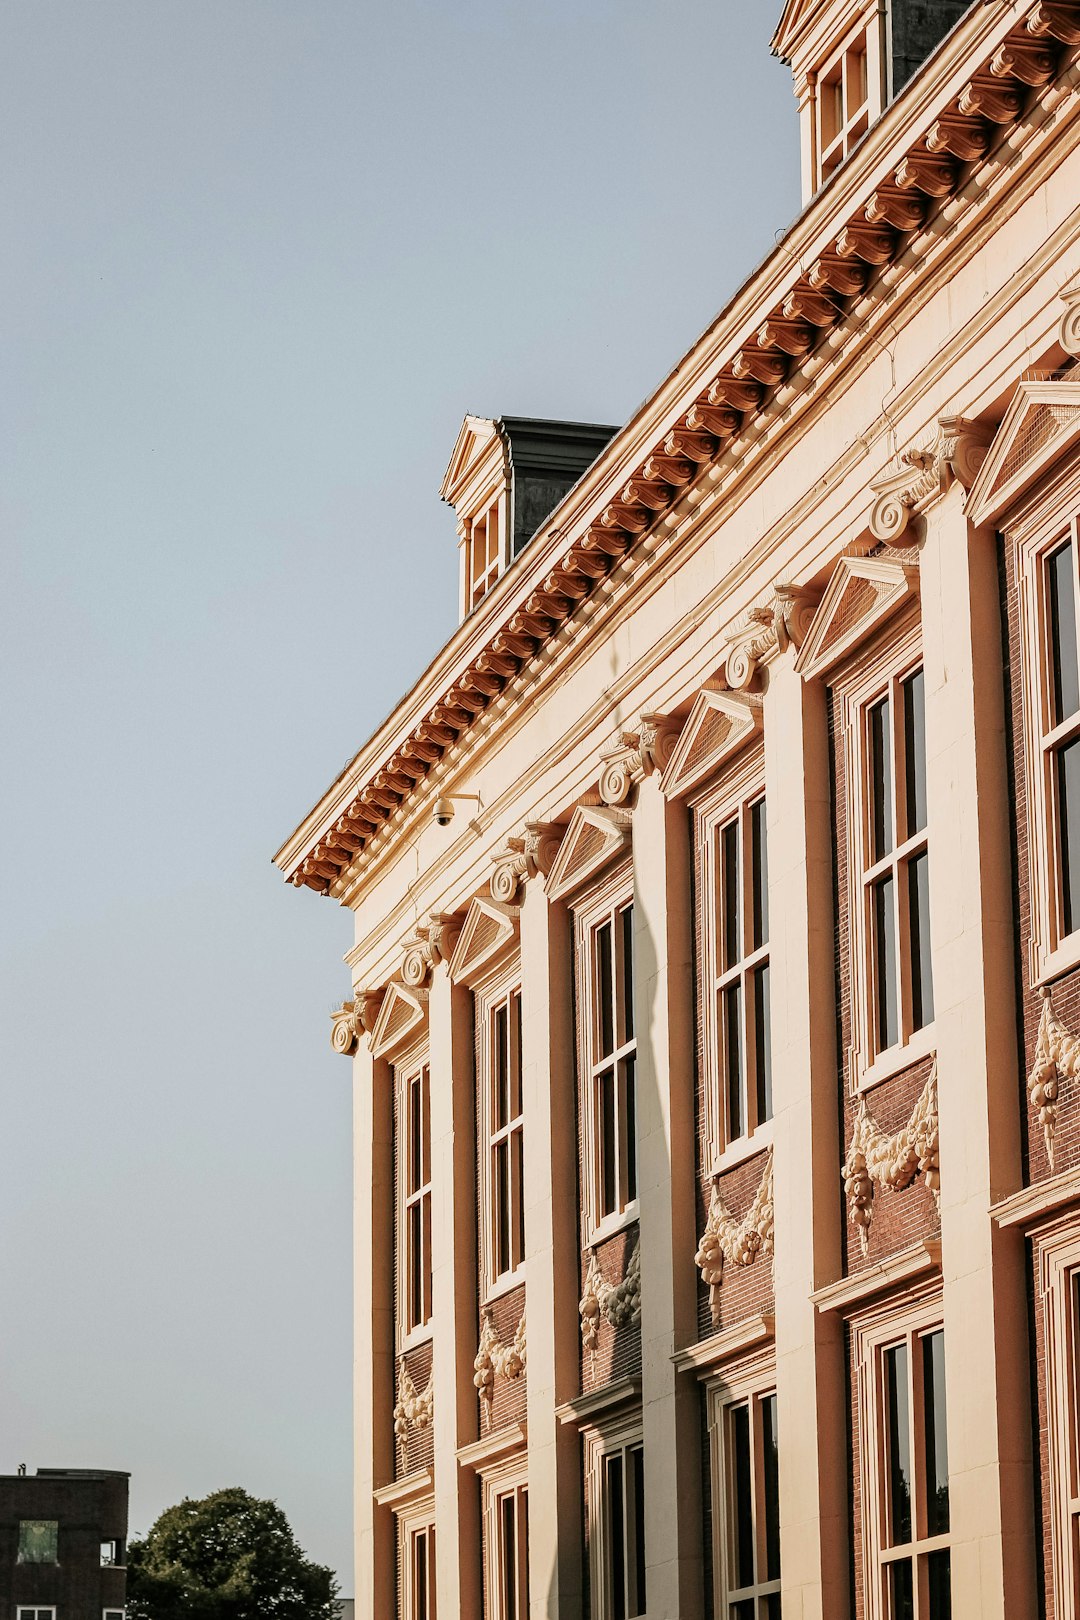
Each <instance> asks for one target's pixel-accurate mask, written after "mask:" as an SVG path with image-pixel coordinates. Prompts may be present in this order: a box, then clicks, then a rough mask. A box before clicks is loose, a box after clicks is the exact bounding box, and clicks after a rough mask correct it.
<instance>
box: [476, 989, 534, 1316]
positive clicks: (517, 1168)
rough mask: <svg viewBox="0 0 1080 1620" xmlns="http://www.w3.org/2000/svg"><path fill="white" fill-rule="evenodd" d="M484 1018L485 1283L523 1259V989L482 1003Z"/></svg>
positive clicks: (493, 1282) (503, 1275)
mask: <svg viewBox="0 0 1080 1620" xmlns="http://www.w3.org/2000/svg"><path fill="white" fill-rule="evenodd" d="M481 1016H482V1018H483V1020H484V1026H485V1027H484V1030H483V1032H482V1041H483V1046H482V1049H481V1052H480V1062H481V1068H482V1085H483V1095H482V1099H481V1101H482V1108H483V1113H482V1120H483V1130H484V1134H485V1136H486V1139H487V1155H486V1162H485V1164H484V1167H483V1171H484V1179H483V1182H482V1191H483V1196H484V1201H485V1204H486V1208H487V1226H486V1232H485V1249H486V1257H487V1266H486V1275H487V1286H488V1287H489V1288H493V1287H495V1286H496V1285H497V1284H499V1283H500V1282H503V1281H504V1280H505V1279H506V1278H508V1277H512V1276H514V1275H515V1274H516V1273H517V1272H518V1271H519V1270H520V1268H521V1266H522V1265H523V1264H524V1260H525V1202H524V1191H523V1175H524V1138H525V1125H524V1115H523V1110H522V1096H521V991H520V990H518V989H516V988H515V989H513V990H510V991H509V992H507V993H504V994H499V995H497V996H496V997H495V998H494V999H493V1000H490V1001H486V1002H484V1003H481Z"/></svg>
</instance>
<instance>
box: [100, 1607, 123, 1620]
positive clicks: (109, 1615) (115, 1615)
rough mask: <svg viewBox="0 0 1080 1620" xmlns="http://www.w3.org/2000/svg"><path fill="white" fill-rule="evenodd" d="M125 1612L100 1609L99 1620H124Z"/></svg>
mask: <svg viewBox="0 0 1080 1620" xmlns="http://www.w3.org/2000/svg"><path fill="white" fill-rule="evenodd" d="M126 1612H127V1611H126V1610H124V1609H102V1611H101V1620H125V1615H126Z"/></svg>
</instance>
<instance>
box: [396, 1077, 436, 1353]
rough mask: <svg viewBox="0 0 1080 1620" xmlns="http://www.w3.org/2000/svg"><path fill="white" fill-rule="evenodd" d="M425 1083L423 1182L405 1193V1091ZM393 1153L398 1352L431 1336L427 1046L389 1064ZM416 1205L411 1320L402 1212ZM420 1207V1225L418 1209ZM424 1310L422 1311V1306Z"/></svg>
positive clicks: (406, 1234)
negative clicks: (417, 1262) (420, 1267)
mask: <svg viewBox="0 0 1080 1620" xmlns="http://www.w3.org/2000/svg"><path fill="white" fill-rule="evenodd" d="M425 1076H426V1081H427V1100H428V1107H427V1172H428V1175H427V1180H426V1182H425V1181H421V1182H420V1184H419V1186H418V1188H417V1190H416V1191H415V1192H410V1191H408V1176H409V1151H410V1148H409V1140H408V1138H409V1129H408V1102H409V1092H410V1088H411V1086H412V1084H413V1082H414V1081H419V1082H420V1084H421V1086H422V1085H423V1083H424V1077H425ZM394 1126H395V1128H394V1152H395V1157H396V1161H397V1162H396V1172H397V1174H396V1180H397V1210H396V1215H397V1243H396V1245H395V1247H396V1249H397V1254H396V1257H395V1265H396V1270H397V1299H398V1310H397V1324H396V1327H397V1348H398V1354H399V1355H401V1354H403V1353H404V1352H405V1351H406V1350H411V1349H414V1348H415V1347H416V1346H417V1345H420V1344H426V1343H427V1342H428V1341H429V1340H430V1338H431V1334H432V1321H431V1316H432V1311H431V1306H432V1265H431V1222H432V1184H431V1065H430V1061H429V1058H428V1052H427V1048H426V1046H425V1047H421V1048H418V1049H416V1050H414V1051H413V1052H412V1053H410V1054H407V1055H405V1056H403V1057H402V1058H400V1059H399V1060H398V1061H397V1062H396V1063H395V1064H394ZM422 1153H423V1116H422V1117H421V1156H422ZM414 1204H419V1206H420V1210H421V1219H420V1226H421V1251H422V1252H423V1251H424V1250H425V1249H426V1257H427V1273H426V1280H424V1279H422V1280H421V1286H422V1290H423V1292H424V1294H425V1299H424V1303H423V1307H422V1319H421V1320H420V1321H419V1322H415V1323H414V1322H412V1321H411V1302H412V1299H411V1290H410V1284H411V1281H412V1278H411V1275H410V1259H411V1248H410V1240H409V1226H408V1212H409V1210H410V1208H411V1207H412V1205H414ZM425 1208H426V1215H427V1219H426V1225H425V1219H424V1211H425ZM424 1308H426V1313H427V1314H426V1315H423V1309H424Z"/></svg>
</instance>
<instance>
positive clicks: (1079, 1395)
mask: <svg viewBox="0 0 1080 1620" xmlns="http://www.w3.org/2000/svg"><path fill="white" fill-rule="evenodd" d="M1036 1237H1037V1243H1038V1274H1039V1284H1040V1294H1041V1303H1042V1312H1043V1329H1044V1332H1043V1346H1044V1356H1045V1363H1046V1365H1045V1374H1046V1444H1047V1452H1048V1461H1049V1473H1050V1491H1049V1496H1050V1534H1051V1557H1052V1567H1053V1581H1054V1613H1055V1614H1075V1613H1077V1612H1080V1321H1078V1311H1080V1302H1078V1303H1074V1296H1075V1294H1077V1293H1080V1215H1078V1214H1077V1211H1075V1210H1073V1211H1071V1212H1070V1213H1069V1215H1068V1216H1067V1217H1065V1219H1064V1221H1062V1222H1059V1223H1057V1224H1055V1225H1054V1226H1052V1227H1051V1228H1050V1229H1049V1231H1048V1232H1044V1233H1039V1234H1036Z"/></svg>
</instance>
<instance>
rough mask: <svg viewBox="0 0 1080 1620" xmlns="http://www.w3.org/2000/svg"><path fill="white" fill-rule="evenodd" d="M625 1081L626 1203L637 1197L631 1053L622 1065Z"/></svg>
mask: <svg viewBox="0 0 1080 1620" xmlns="http://www.w3.org/2000/svg"><path fill="white" fill-rule="evenodd" d="M620 1067H621V1069H622V1079H623V1130H624V1132H625V1134H626V1202H627V1203H630V1202H631V1200H632V1199H634V1198H636V1197H637V1060H636V1059H635V1057H634V1054H633V1053H632V1052H631V1054H630V1056H629V1057H624V1058H623V1060H622V1063H621V1064H620Z"/></svg>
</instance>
